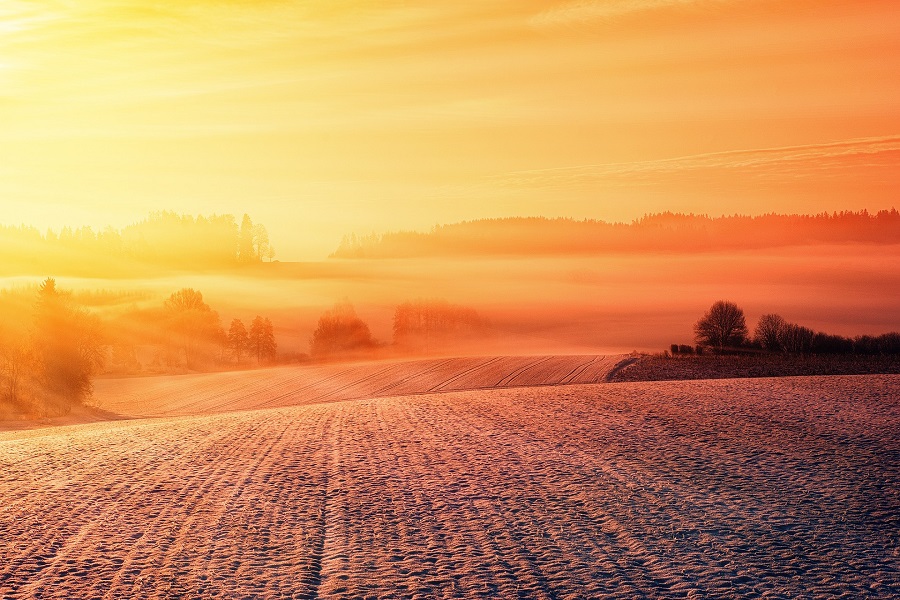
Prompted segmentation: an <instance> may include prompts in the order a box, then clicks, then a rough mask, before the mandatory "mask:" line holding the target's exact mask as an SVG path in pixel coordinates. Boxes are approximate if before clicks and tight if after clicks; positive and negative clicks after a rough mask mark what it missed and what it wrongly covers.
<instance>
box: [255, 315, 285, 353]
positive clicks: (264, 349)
mask: <svg viewBox="0 0 900 600" xmlns="http://www.w3.org/2000/svg"><path fill="white" fill-rule="evenodd" d="M249 347H250V349H251V351H252V352H253V353H254V354H256V362H257V364H258V363H260V362H262V361H263V360H273V359H274V358H275V351H276V350H277V348H278V345H277V344H276V343H275V328H274V327H273V326H272V321H270V320H269V319H268V318H266V319H263V318H262V317H260V316H257V317H256V318H255V319H253V322H252V323H251V324H250V335H249Z"/></svg>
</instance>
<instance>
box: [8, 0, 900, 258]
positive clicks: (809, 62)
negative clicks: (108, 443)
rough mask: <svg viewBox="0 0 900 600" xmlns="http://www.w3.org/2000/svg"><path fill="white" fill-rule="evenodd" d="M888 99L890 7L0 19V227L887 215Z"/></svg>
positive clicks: (61, 10) (891, 128) (891, 144)
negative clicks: (160, 218) (158, 217)
mask: <svg viewBox="0 0 900 600" xmlns="http://www.w3.org/2000/svg"><path fill="white" fill-rule="evenodd" d="M898 73H900V11H898V10H897V8H896V2H895V0H893V1H866V0H816V1H810V0H794V1H791V2H784V1H783V0H778V1H770V0H598V1H592V0H576V1H557V2H553V1H546V2H538V1H535V0H457V1H456V2H417V1H412V0H409V1H405V0H377V1H375V0H304V1H294V0H153V1H151V0H77V1H75V0H42V1H40V2H38V1H30V0H29V1H25V0H4V1H3V2H2V3H0V223H6V224H20V223H26V224H31V225H36V226H38V227H40V228H42V229H43V228H45V227H53V228H58V227H61V226H64V225H71V226H79V225H91V226H95V227H98V226H104V225H113V226H117V227H121V226H124V225H127V224H129V223H132V222H135V221H137V220H139V219H141V218H142V217H143V216H144V215H146V214H147V213H148V212H151V211H156V210H175V211H178V212H184V213H191V214H198V213H203V214H209V213H234V214H237V215H241V214H243V213H245V212H246V213H249V214H250V215H251V216H252V217H253V219H254V220H255V221H257V222H262V223H264V224H265V225H266V226H267V228H268V229H269V233H270V237H271V239H272V241H273V244H274V246H275V248H276V250H277V251H278V257H279V258H281V259H283V260H301V259H318V258H322V257H324V256H326V255H327V254H328V253H329V252H331V251H332V250H334V249H335V248H336V246H337V244H338V242H339V241H340V238H341V236H342V235H343V234H345V233H350V232H356V233H369V232H379V231H389V230H398V229H419V230H426V229H429V228H430V227H431V226H433V225H435V224H438V223H448V222H455V221H460V220H467V219H476V218H485V217H502V216H549V217H556V216H567V217H574V218H579V219H580V218H595V219H603V220H611V221H630V220H631V219H635V218H638V217H640V216H642V215H643V214H645V213H648V212H660V211H665V210H672V211H680V212H696V213H707V214H710V215H721V214H733V213H744V214H761V213H766V212H773V211H774V212H807V213H817V212H822V211H834V210H844V209H849V210H860V209H864V208H865V209H869V210H879V209H884V208H890V207H893V206H898V207H900V203H898V202H897V193H896V190H897V189H898V183H900V76H898Z"/></svg>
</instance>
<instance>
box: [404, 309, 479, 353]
mask: <svg viewBox="0 0 900 600" xmlns="http://www.w3.org/2000/svg"><path fill="white" fill-rule="evenodd" d="M484 330H485V324H484V321H483V320H482V319H481V317H479V315H478V313H477V312H476V311H475V310H474V309H472V308H468V307H465V306H460V305H457V304H450V303H449V302H447V301H445V300H416V301H415V302H404V303H403V304H401V305H399V306H398V307H397V308H396V309H395V310H394V344H395V345H397V346H398V347H401V348H406V349H408V350H420V351H425V352H427V351H429V350H435V349H438V348H440V347H441V346H443V345H446V344H449V343H452V342H454V341H461V340H463V339H466V338H472V337H475V336H477V335H480V334H483V333H484Z"/></svg>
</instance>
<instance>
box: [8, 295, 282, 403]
mask: <svg viewBox="0 0 900 600" xmlns="http://www.w3.org/2000/svg"><path fill="white" fill-rule="evenodd" d="M0 296H2V297H0V304H2V324H0V413H2V412H4V410H3V409H4V407H5V409H6V412H10V411H12V412H15V413H20V414H27V415H33V416H48V415H57V414H65V413H67V412H69V410H71V408H72V407H73V406H75V405H78V404H81V403H84V402H85V401H86V400H87V399H89V398H90V396H91V392H92V389H93V379H94V378H95V377H96V376H97V375H98V374H100V373H101V372H106V373H116V374H140V373H165V372H183V371H185V370H193V371H202V370H210V369H221V368H230V367H235V366H243V365H246V364H248V363H253V364H266V363H271V362H274V361H275V360H276V352H277V343H276V340H275V332H274V326H273V324H272V322H271V320H269V319H268V318H263V317H261V316H257V317H256V318H254V319H253V321H252V322H251V323H250V326H249V328H248V327H246V326H245V325H244V323H243V322H242V321H241V320H239V319H234V320H232V321H231V325H230V327H229V330H228V331H227V332H226V331H225V329H224V328H223V327H222V323H221V319H220V317H219V314H218V313H217V312H216V311H215V310H213V309H212V308H211V307H210V306H209V304H207V303H206V302H205V301H204V299H203V294H202V293H200V292H198V291H197V290H194V289H192V288H184V289H181V290H178V291H176V292H174V293H172V294H171V295H170V296H169V297H168V299H166V300H165V302H163V303H162V305H161V306H158V307H155V308H149V309H142V310H137V309H136V310H133V311H130V312H127V313H124V314H121V315H119V316H117V317H115V318H108V319H107V320H105V321H104V320H101V319H100V318H99V317H98V316H96V315H94V314H92V313H90V312H89V311H88V310H87V309H86V308H85V307H84V306H82V305H81V304H80V303H79V302H78V298H79V297H80V296H81V297H83V296H84V294H83V293H82V294H73V293H71V292H66V291H62V290H60V289H59V288H58V287H57V285H56V281H55V280H54V279H52V278H48V279H46V280H44V281H43V282H42V283H41V285H40V287H39V288H38V290H37V292H36V293H35V294H34V300H33V301H32V302H28V301H27V299H26V298H25V297H23V295H22V294H11V293H8V292H4V293H3V294H2V295H0ZM89 296H90V295H89ZM93 297H94V299H96V294H94V295H93ZM101 298H102V295H101ZM139 355H140V358H139ZM142 359H143V362H142V361H141V360H142Z"/></svg>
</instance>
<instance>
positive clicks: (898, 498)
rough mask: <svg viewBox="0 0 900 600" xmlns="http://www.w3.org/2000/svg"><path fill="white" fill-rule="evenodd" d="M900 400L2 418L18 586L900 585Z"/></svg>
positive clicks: (10, 594) (780, 393) (352, 594)
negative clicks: (8, 422)
mask: <svg viewBox="0 0 900 600" xmlns="http://www.w3.org/2000/svg"><path fill="white" fill-rule="evenodd" d="M437 364H438V363H436V364H435V372H437V371H439V370H440V367H438V366H437ZM491 364H494V365H496V363H491ZM541 364H543V365H545V367H546V369H547V370H548V371H552V372H555V373H561V372H562V371H563V370H564V369H557V367H556V365H554V364H553V362H552V361H551V360H549V359H548V360H547V361H545V362H544V363H541ZM487 366H488V367H489V365H487ZM398 368H399V367H398ZM528 370H529V369H525V370H523V371H521V372H519V373H517V374H512V375H511V374H510V373H506V374H505V375H504V377H506V378H507V379H508V380H509V381H516V378H520V379H522V378H526V377H528V375H527V372H528ZM414 371H415V370H414ZM531 371H532V372H537V371H538V368H537V367H534V368H532V369H531ZM497 374H499V372H498V373H495V374H494V375H497ZM420 375H421V372H420ZM494 375H492V377H493V376H494ZM544 376H546V375H541V377H544ZM441 377H443V375H442V376H441ZM465 377H468V375H466V376H461V377H459V378H458V379H456V380H453V381H450V380H448V379H444V380H443V381H444V382H446V383H448V385H451V386H452V385H454V381H456V382H459V381H461V380H463V379H465ZM351 379H352V378H351V377H348V381H349V380H351ZM498 381H499V380H498ZM388 384H389V382H387V381H381V380H379V383H377V384H374V383H373V385H381V386H387V385H388ZM253 385H260V383H259V382H257V383H256V384H253ZM253 385H251V384H250V383H248V389H249V388H252V387H253ZM246 391H247V390H244V392H246ZM244 392H241V393H244ZM268 393H269V394H270V395H273V396H277V393H276V392H271V391H270V392H268ZM260 394H262V395H264V394H263V393H262V392H260ZM201 395H202V394H199V393H198V398H200V396H201ZM239 395H240V394H239V393H238V392H235V396H234V397H237V396H239ZM260 397H262V396H260ZM898 398H900V376H865V377H811V378H787V379H756V380H719V381H689V382H666V383H624V384H604V385H570V386H564V387H561V386H545V387H530V388H510V389H495V390H474V391H451V392H447V393H433V394H418V395H395V396H391V397H383V398H371V399H361V400H349V401H332V402H327V403H321V402H320V403H307V404H305V405H302V406H293V407H279V408H271V409H263V410H254V411H242V412H231V413H219V414H213V415H200V416H184V417H166V418H155V419H143V420H129V421H116V422H109V423H99V424H90V425H80V426H73V427H60V428H45V429H40V430H32V431H20V432H6V433H0V500H2V501H0V597H5V598H170V597H190V598H257V597H259V598H433V597H438V598H497V597H501V598H641V597H648V598H657V597H658V598H689V597H736V598H737V597H739V598H753V597H772V598H800V597H803V598H835V597H847V598H866V597H879V598H890V597H897V595H898V594H900V571H898V565H900V550H898V548H900V543H898V542H900V540H898V536H900V533H898V532H900V406H898ZM328 399H329V400H331V399H332V398H331V397H329V398H328ZM198 401H199V400H198ZM202 401H203V402H206V400H202ZM275 402H277V403H280V402H281V400H276V401H275ZM189 404H190V402H189V401H185V402H184V403H183V404H176V405H173V406H175V408H173V410H187V409H186V408H185V407H187V406H189ZM195 406H196V405H195ZM214 408H215V410H219V409H220V408H221V406H218V407H214Z"/></svg>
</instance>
